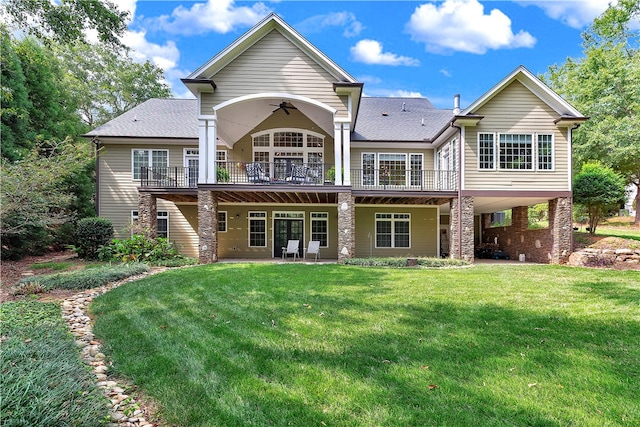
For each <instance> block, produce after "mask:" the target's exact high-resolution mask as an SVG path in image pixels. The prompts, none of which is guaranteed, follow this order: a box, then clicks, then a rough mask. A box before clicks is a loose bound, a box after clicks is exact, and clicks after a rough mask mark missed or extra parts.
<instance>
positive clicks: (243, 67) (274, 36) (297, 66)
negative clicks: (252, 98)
mask: <svg viewBox="0 0 640 427" xmlns="http://www.w3.org/2000/svg"><path fill="white" fill-rule="evenodd" d="M211 78H212V79H213V81H214V82H215V83H216V86H217V88H216V90H215V93H213V94H203V98H202V103H201V111H202V112H203V114H209V112H210V111H211V108H212V107H214V106H215V105H217V104H219V103H221V102H224V101H228V100H229V99H233V98H236V97H239V96H244V95H252V94H256V93H264V92H285V93H291V94H295V95H301V96H307V97H309V98H313V99H315V100H317V101H319V102H322V103H325V104H327V105H330V106H332V107H333V108H335V109H336V110H338V113H337V116H338V117H345V116H346V114H347V104H346V97H339V96H337V95H336V94H335V92H334V91H333V83H334V82H335V81H336V79H335V78H334V77H333V76H331V74H329V73H328V72H327V71H326V70H324V69H323V68H322V67H320V66H319V65H318V64H317V63H316V62H315V61H313V60H312V59H311V58H309V57H307V56H306V55H305V54H304V53H303V52H302V51H301V50H300V49H298V48H297V47H296V46H295V45H293V44H292V43H291V42H290V41H288V40H287V39H286V38H284V37H283V36H282V35H281V34H280V33H279V32H278V31H276V30H274V31H272V32H271V33H269V34H268V35H266V36H265V37H264V38H263V39H261V40H260V41H258V42H257V43H256V44H255V45H253V46H252V47H250V48H249V49H248V50H247V51H245V52H243V53H242V55H240V56H239V57H238V58H236V59H234V60H233V61H232V62H231V63H229V64H228V65H227V66H226V67H224V69H222V70H221V71H220V72H218V73H217V74H215V75H214V76H211Z"/></svg>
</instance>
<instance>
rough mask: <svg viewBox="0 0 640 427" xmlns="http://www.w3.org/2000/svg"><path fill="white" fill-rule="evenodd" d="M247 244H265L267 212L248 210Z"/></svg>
mask: <svg viewBox="0 0 640 427" xmlns="http://www.w3.org/2000/svg"><path fill="white" fill-rule="evenodd" d="M249 246H250V247H262V248H263V247H265V246H267V213H266V212H249Z"/></svg>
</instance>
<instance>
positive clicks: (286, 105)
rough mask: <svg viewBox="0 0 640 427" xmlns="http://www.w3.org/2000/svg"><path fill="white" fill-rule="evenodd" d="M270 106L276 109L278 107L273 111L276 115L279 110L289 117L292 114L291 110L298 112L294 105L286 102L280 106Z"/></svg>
mask: <svg viewBox="0 0 640 427" xmlns="http://www.w3.org/2000/svg"><path fill="white" fill-rule="evenodd" d="M269 105H272V106H274V107H278V108H276V109H275V110H273V111H272V113H275V112H276V111H278V110H282V111H284V112H285V113H287V115H289V114H291V113H290V112H289V110H297V108H296V107H294V106H293V105H292V104H290V103H288V102H286V101H282V102H281V103H280V104H269Z"/></svg>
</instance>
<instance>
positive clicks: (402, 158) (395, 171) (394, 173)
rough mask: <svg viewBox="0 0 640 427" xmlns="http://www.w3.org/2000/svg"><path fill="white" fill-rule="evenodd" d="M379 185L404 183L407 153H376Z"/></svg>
mask: <svg viewBox="0 0 640 427" xmlns="http://www.w3.org/2000/svg"><path fill="white" fill-rule="evenodd" d="M378 166H379V169H380V177H379V181H380V185H405V183H406V180H407V174H406V168H407V155H406V154H403V153H398V154H394V153H380V154H379V155H378Z"/></svg>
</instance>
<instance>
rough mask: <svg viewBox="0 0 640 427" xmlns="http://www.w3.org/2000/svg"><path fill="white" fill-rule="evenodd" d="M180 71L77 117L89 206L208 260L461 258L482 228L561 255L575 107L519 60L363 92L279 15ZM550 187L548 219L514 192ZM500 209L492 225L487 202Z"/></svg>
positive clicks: (534, 250)
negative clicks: (86, 152) (424, 89)
mask: <svg viewBox="0 0 640 427" xmlns="http://www.w3.org/2000/svg"><path fill="white" fill-rule="evenodd" d="M183 83H184V84H185V85H186V86H187V87H188V88H189V90H190V91H191V92H192V93H193V95H194V97H195V99H189V100H184V99H152V100H149V101H147V102H145V103H143V104H141V105H139V106H137V107H136V108H134V109H132V110H130V111H128V112H127V113H125V114H123V115H121V116H119V117H117V118H115V119H114V120H112V121H110V122H108V123H106V124H105V125H103V126H100V127H98V128H96V129H94V130H93V131H91V132H90V133H89V134H87V137H90V138H91V139H92V140H93V141H94V143H95V144H96V145H97V147H98V149H99V150H98V153H99V155H98V162H97V175H98V184H97V185H98V188H97V200H98V212H99V215H100V216H103V217H106V218H109V219H111V220H112V221H113V223H114V226H115V229H116V232H117V233H118V235H119V236H121V237H122V236H126V235H127V233H130V232H131V226H132V224H134V223H136V222H137V225H138V226H139V227H142V228H144V229H145V230H146V231H147V232H148V233H150V234H156V235H159V236H163V237H168V238H169V239H170V240H172V241H174V242H176V243H177V244H178V246H179V247H180V248H181V251H182V252H183V253H185V254H187V255H191V256H198V257H199V259H200V261H201V262H203V263H208V262H215V261H217V260H218V259H221V258H238V259H260V258H262V259H266V258H280V257H281V255H282V251H283V248H284V247H286V246H287V242H288V241H289V240H299V242H300V254H301V255H302V253H303V247H304V246H306V245H307V244H308V242H309V241H312V240H313V241H318V242H320V247H321V257H322V258H323V259H337V260H342V259H344V258H348V257H369V256H400V257H408V256H412V257H418V256H430V257H437V256H443V255H445V254H446V255H447V256H450V257H453V258H460V259H467V260H472V259H473V258H474V251H475V250H476V249H477V247H478V246H479V245H481V244H485V243H493V244H494V245H495V244H496V242H498V243H497V246H499V247H500V249H502V250H504V251H506V252H507V253H508V254H509V255H510V256H511V257H514V258H515V257H518V256H519V255H520V254H523V255H525V256H526V258H527V259H531V260H536V261H541V262H554V263H557V262H562V260H563V258H564V257H567V256H568V255H569V252H570V250H571V232H572V220H571V133H572V130H573V129H575V128H576V127H577V126H579V125H580V123H582V122H583V121H584V120H586V118H585V117H584V116H583V115H582V114H580V113H579V112H578V111H577V110H576V109H575V108H573V107H572V106H571V105H569V104H568V103H567V102H565V101H564V100H563V99H562V98H560V97H559V96H558V95H557V94H555V93H554V92H553V91H552V90H550V89H549V88H548V87H547V86H545V85H544V84H543V83H542V82H541V81H540V80H539V79H537V78H536V77H535V76H534V75H532V74H531V73H530V72H529V71H528V70H526V69H525V68H524V67H518V68H516V69H515V70H514V71H513V72H512V73H511V74H509V75H508V76H506V77H505V78H504V79H503V80H502V81H500V82H498V84H496V85H495V86H494V87H492V88H491V89H490V90H489V91H488V92H487V93H486V94H485V95H483V96H482V97H481V98H479V99H478V100H476V101H475V102H473V103H472V104H471V105H469V107H467V108H466V109H464V110H461V109H460V98H459V96H452V107H453V108H452V109H448V110H443V109H437V108H435V107H434V106H433V105H432V104H431V103H430V102H429V101H428V100H427V99H424V98H369V97H364V96H363V84H362V83H360V82H358V81H357V80H356V79H354V78H353V77H352V76H351V75H349V74H348V73H347V72H346V71H345V70H343V69H342V68H341V67H339V66H338V65H337V64H335V63H334V62H333V61H331V59H330V58H328V57H327V56H326V55H324V54H323V53H322V52H320V51H319V50H318V49H317V48H315V47H314V46H313V45H311V44H310V43H309V42H308V41H307V40H306V39H304V38H303V37H302V36H301V35H300V34H298V33H297V32H296V31H295V30H294V29H292V28H291V27H290V26H289V25H288V24H286V23H285V22H284V21H283V20H282V19H281V18H279V17H278V16H276V15H270V16H268V17H266V18H265V19H264V20H262V21H261V22H260V23H258V24H257V25H256V26H254V27H253V28H252V29H251V30H249V31H248V32H247V33H245V34H244V35H243V36H242V37H240V38H239V39H238V40H236V41H235V42H234V43H232V44H231V45H230V46H228V47H227V48H226V49H224V50H223V51H221V52H219V53H218V54H217V55H216V56H214V57H213V58H212V59H211V60H210V61H208V62H207V63H206V64H203V65H202V66H201V67H200V68H198V69H197V70H195V71H194V72H193V73H192V74H191V75H189V76H188V77H187V78H185V79H183ZM538 203H548V206H549V209H548V213H549V226H548V228H543V229H537V230H529V229H528V227H527V207H528V206H530V205H534V204H538ZM505 211H510V212H511V215H510V216H511V222H510V223H509V224H506V223H502V224H499V226H495V221H494V222H492V217H493V218H494V219H495V217H496V215H494V214H495V213H497V212H505Z"/></svg>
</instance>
